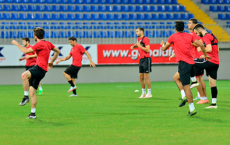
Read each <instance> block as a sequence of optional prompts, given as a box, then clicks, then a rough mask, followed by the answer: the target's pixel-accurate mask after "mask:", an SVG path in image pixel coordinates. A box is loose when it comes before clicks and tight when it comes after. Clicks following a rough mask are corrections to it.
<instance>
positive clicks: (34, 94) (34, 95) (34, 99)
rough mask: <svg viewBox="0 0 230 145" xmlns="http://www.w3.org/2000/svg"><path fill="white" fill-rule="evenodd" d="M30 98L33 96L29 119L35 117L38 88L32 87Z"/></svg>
mask: <svg viewBox="0 0 230 145" xmlns="http://www.w3.org/2000/svg"><path fill="white" fill-rule="evenodd" d="M29 93H30V98H31V113H30V114H29V116H28V117H27V118H28V119H35V118H36V115H35V111H36V106H37V97H36V89H35V88H34V87H32V86H31V87H30V91H29Z"/></svg>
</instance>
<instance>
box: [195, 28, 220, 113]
mask: <svg viewBox="0 0 230 145" xmlns="http://www.w3.org/2000/svg"><path fill="white" fill-rule="evenodd" d="M193 31H194V32H195V33H196V34H197V35H198V36H200V37H201V38H202V41H203V42H204V45H205V46H206V47H205V50H206V52H207V54H208V55H209V56H210V57H211V59H210V60H207V61H202V62H200V63H196V64H195V67H197V68H200V69H205V70H206V75H207V76H208V77H209V85H210V87H211V93H212V104H211V105H210V106H208V107H206V108H207V109H211V108H217V105H216V102H217V87H216V80H217V71H218V68H219V47H218V40H217V38H216V37H215V36H214V35H213V34H210V33H208V32H207V31H206V30H205V29H204V27H203V25H201V24H197V25H196V26H195V27H194V28H193Z"/></svg>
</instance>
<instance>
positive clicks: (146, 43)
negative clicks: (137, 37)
mask: <svg viewBox="0 0 230 145" xmlns="http://www.w3.org/2000/svg"><path fill="white" fill-rule="evenodd" d="M143 43H144V44H145V46H147V45H150V41H149V38H148V37H145V38H144V40H143Z"/></svg>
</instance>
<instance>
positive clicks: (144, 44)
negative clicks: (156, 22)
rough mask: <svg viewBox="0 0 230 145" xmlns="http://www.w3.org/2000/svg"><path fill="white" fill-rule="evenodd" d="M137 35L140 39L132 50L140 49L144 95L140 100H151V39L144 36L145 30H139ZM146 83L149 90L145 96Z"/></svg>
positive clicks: (140, 72) (140, 74) (140, 75)
mask: <svg viewBox="0 0 230 145" xmlns="http://www.w3.org/2000/svg"><path fill="white" fill-rule="evenodd" d="M136 34H137V37H138V40H137V43H136V44H135V45H133V46H131V47H130V48H131V49H132V50H133V49H134V48H138V52H139V55H140V62H139V79H140V84H141V88H142V94H141V96H140V97H139V98H151V97H152V93H151V81H150V79H149V73H150V72H151V71H152V69H151V64H152V59H151V57H150V42H149V38H148V37H146V36H144V29H143V28H137V30H136ZM145 82H146V85H147V88H148V93H147V95H145V94H146V93H145Z"/></svg>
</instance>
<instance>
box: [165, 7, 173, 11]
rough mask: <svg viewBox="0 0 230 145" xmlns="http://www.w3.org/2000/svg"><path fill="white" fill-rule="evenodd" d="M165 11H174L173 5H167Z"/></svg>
mask: <svg viewBox="0 0 230 145" xmlns="http://www.w3.org/2000/svg"><path fill="white" fill-rule="evenodd" d="M165 11H167V12H173V7H172V6H165Z"/></svg>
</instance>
